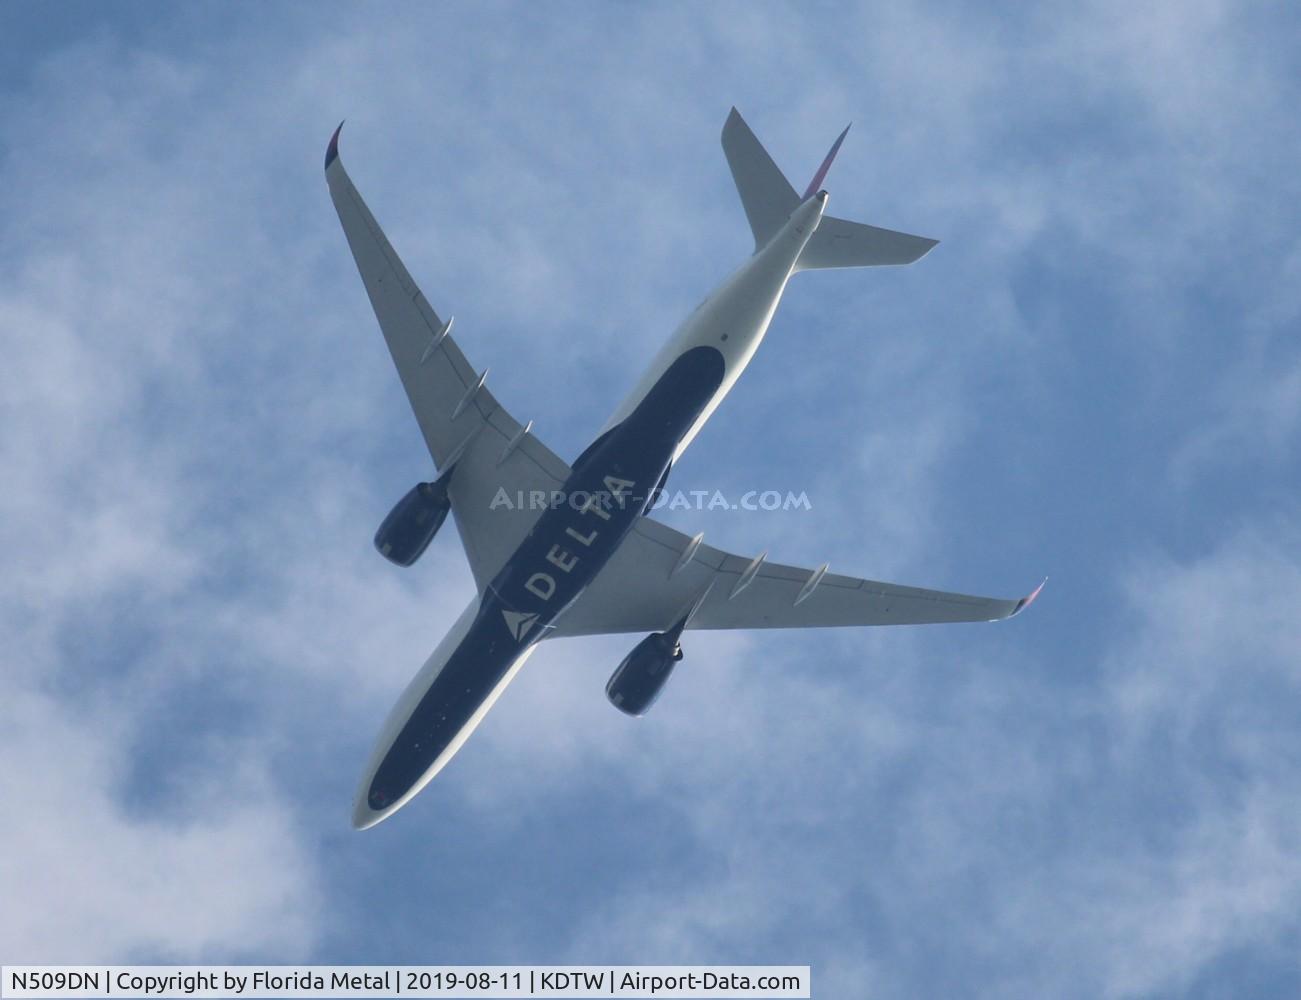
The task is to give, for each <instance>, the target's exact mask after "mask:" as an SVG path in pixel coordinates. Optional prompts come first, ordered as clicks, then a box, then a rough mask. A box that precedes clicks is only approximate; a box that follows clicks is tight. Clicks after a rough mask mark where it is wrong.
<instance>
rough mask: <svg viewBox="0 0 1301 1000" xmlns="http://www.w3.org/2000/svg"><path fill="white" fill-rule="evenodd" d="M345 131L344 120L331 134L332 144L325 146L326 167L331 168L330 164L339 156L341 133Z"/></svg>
mask: <svg viewBox="0 0 1301 1000" xmlns="http://www.w3.org/2000/svg"><path fill="white" fill-rule="evenodd" d="M342 131H343V122H339V127H338V128H336V129H335V130H334V135H332V136H330V144H329V145H328V146H326V147H325V169H326V170H329V169H330V164H331V163H333V162H334V161H335V160H337V159H338V158H339V133H340V132H342Z"/></svg>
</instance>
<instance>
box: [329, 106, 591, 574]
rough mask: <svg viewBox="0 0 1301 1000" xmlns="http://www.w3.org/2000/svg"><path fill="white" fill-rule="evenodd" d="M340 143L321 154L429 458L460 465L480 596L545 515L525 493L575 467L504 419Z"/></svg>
mask: <svg viewBox="0 0 1301 1000" xmlns="http://www.w3.org/2000/svg"><path fill="white" fill-rule="evenodd" d="M340 127H342V126H340ZM338 140H339V133H338V132H337V131H336V132H335V133H334V137H333V138H332V139H331V140H330V146H329V149H328V150H327V152H326V154H325V177H326V181H327V183H328V184H329V187H330V198H331V199H332V200H333V201H334V207H335V209H336V210H337V211H338V213H339V221H340V222H341V223H342V224H343V231H344V234H345V235H346V236H347V238H348V246H349V247H350V248H351V249H352V255H353V258H354V259H355V260H356V262H357V270H358V271H359V272H361V279H362V282H363V283H364V284H365V286H366V293H367V294H368V295H369V296H370V302H371V305H372V306H373V307H374V309H375V316H376V318H377V319H378V320H379V326H380V330H381V331H382V332H383V334H384V340H385V342H386V343H387V344H388V349H389V353H390V354H392V356H393V363H394V364H395V365H396V366H397V370H398V375H399V377H400V378H401V380H402V387H403V388H404V389H405V390H406V393H407V399H408V400H409V401H410V402H411V409H412V410H413V411H414V413H415V416H416V422H417V423H419V425H420V431H421V433H422V434H423V435H424V438H425V444H426V445H427V446H428V448H429V454H430V455H431V456H432V457H433V460H434V464H435V465H436V466H437V467H438V468H440V469H441V468H443V467H445V466H446V465H447V464H448V463H449V461H451V460H455V461H456V471H455V472H454V473H453V475H452V478H451V483H450V490H449V494H450V496H451V500H452V515H453V517H454V518H455V519H456V527H457V530H458V531H459V532H460V535H461V543H462V544H463V545H464V546H465V552H466V556H467V557H468V558H469V561H470V570H471V572H472V573H473V574H474V579H475V583H476V584H478V586H479V589H480V590H482V589H483V588H484V586H485V585H486V584H487V582H488V581H489V580H491V579H492V577H493V575H494V574H495V573H496V572H497V570H498V569H500V568H501V566H502V565H503V564H504V563H505V561H506V559H507V558H508V557H509V556H510V554H511V553H512V552H514V551H515V549H516V548H517V547H518V546H519V543H520V542H522V541H523V540H524V536H525V535H527V534H528V530H529V528H530V527H532V525H533V522H534V521H536V520H537V518H538V516H539V515H540V514H541V512H542V510H541V507H540V506H539V505H538V504H533V503H530V502H528V500H529V494H530V493H534V492H536V491H544V492H545V493H546V494H547V495H548V496H549V495H550V493H551V492H552V491H553V490H558V489H560V487H561V486H562V485H563V484H564V482H565V480H566V479H567V478H568V476H569V466H568V464H567V463H566V462H564V461H563V460H562V459H561V458H559V457H558V456H557V455H556V454H555V453H554V452H553V451H551V449H550V448H548V447H547V446H546V445H545V444H543V443H542V442H541V441H539V440H538V439H537V438H536V437H534V436H533V435H532V434H531V433H530V432H529V428H530V427H531V426H532V424H531V423H530V424H529V425H528V426H524V425H521V424H520V422H519V421H518V420H516V419H515V418H514V417H512V416H511V415H510V414H509V413H507V412H506V410H505V409H504V408H503V407H502V406H501V405H500V404H499V403H498V402H497V400H496V399H495V398H494V397H493V395H492V393H491V392H490V391H489V390H488V389H487V387H486V386H485V385H484V376H485V375H486V370H485V371H483V372H479V371H476V370H475V369H474V367H473V366H471V365H470V363H469V361H467V360H466V357H465V355H464V354H463V353H462V352H461V349H460V347H459V346H458V345H457V343H456V341H455V339H453V337H452V336H451V335H450V333H449V332H448V331H449V329H450V320H448V321H447V322H446V323H444V321H443V320H442V319H441V318H440V317H439V315H438V314H437V313H436V312H434V310H433V307H432V306H430V304H429V302H428V300H427V299H426V298H425V296H424V295H423V294H422V293H421V291H420V289H419V288H418V287H417V286H416V283H415V282H414V281H413V280H412V278H411V275H410V274H409V273H408V272H407V269H406V268H405V267H404V266H403V264H402V260H401V259H400V258H399V257H398V255H397V253H396V252H395V251H394V249H393V247H392V245H391V244H390V243H389V241H388V239H387V238H386V237H385V236H384V231H383V230H382V229H380V227H379V223H378V222H376V221H375V217H374V216H373V215H371V213H370V210H369V209H368V208H367V207H366V203H365V202H364V201H363V200H362V197H361V195H360V194H359V193H358V192H357V189H356V187H354V186H353V183H352V180H351V179H350V178H349V177H348V173H347V171H345V170H344V169H343V161H342V160H340V159H339V154H338ZM502 490H504V493H502V492H499V491H502ZM521 496H522V497H523V499H524V502H523V503H521V502H520V499H521ZM503 498H505V499H503Z"/></svg>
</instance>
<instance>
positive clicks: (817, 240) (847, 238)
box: [795, 215, 939, 271]
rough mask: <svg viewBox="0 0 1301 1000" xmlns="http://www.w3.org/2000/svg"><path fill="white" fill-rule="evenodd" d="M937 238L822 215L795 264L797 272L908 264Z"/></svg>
mask: <svg viewBox="0 0 1301 1000" xmlns="http://www.w3.org/2000/svg"><path fill="white" fill-rule="evenodd" d="M938 242H939V240H931V239H927V238H926V237H925V236H911V235H909V234H908V233H896V232H895V231H894V230H893V229H878V228H877V227H876V226H869V225H866V224H865V223H862V222H848V221H846V220H845V219H837V218H834V217H832V216H829V215H824V216H823V217H822V221H821V222H819V223H818V228H817V231H816V232H814V234H813V237H812V238H811V239H810V240H809V242H808V243H807V244H805V246H804V252H803V253H801V254H800V259H799V260H798V261H796V263H795V270H797V271H814V270H818V269H821V268H827V267H881V266H883V265H887V264H911V263H912V262H913V261H915V260H920V259H921V258H922V257H924V256H926V254H927V252H928V251H929V250H930V249H931V247H933V246H935V244H936V243H938Z"/></svg>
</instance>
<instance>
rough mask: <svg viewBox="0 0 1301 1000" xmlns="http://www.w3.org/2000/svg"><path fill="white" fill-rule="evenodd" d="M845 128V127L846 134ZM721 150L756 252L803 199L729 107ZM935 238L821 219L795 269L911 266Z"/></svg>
mask: <svg viewBox="0 0 1301 1000" xmlns="http://www.w3.org/2000/svg"><path fill="white" fill-rule="evenodd" d="M848 131H849V129H845V132H848ZM845 132H842V133H841V134H840V138H838V139H837V140H836V142H835V145H833V146H832V147H831V152H830V153H828V154H827V158H826V159H825V160H823V162H822V166H821V167H820V168H819V170H818V173H817V175H816V176H815V177H814V179H813V183H811V184H810V185H809V191H808V193H807V194H806V196H805V197H806V198H807V197H809V196H811V195H814V194H817V189H818V187H819V185H820V184H821V183H822V181H823V179H824V178H825V177H826V172H827V170H828V168H829V167H830V166H831V161H832V159H833V158H834V157H835V155H836V152H837V151H838V150H839V148H840V144H841V142H843V141H844V138H845ZM723 152H724V154H725V155H726V156H727V165H728V166H729V167H731V168H732V178H733V180H735V181H736V190H737V191H738V192H739V193H740V195H741V204H742V206H744V208H745V217H746V218H747V219H748V220H749V221H750V229H751V230H752V231H753V233H754V247H755V249H756V250H758V249H759V248H760V247H762V246H763V245H764V244H765V243H767V242H768V241H769V240H770V239H772V237H773V236H774V235H776V233H777V231H778V230H779V229H781V227H782V226H784V225H785V224H786V220H787V219H788V218H789V217H790V214H791V212H793V211H794V210H795V209H796V207H798V206H799V205H800V204H801V202H802V201H803V199H801V198H800V196H799V195H798V194H796V193H795V189H794V188H793V187H791V185H790V182H789V181H788V180H786V178H785V177H784V176H783V175H782V172H781V170H780V169H779V168H778V166H777V164H775V163H774V162H773V161H772V157H771V156H769V155H768V152H767V150H765V149H764V148H763V145H762V144H761V143H760V142H759V140H758V138H756V137H755V134H754V133H753V132H752V131H750V126H749V125H747V124H746V123H745V119H743V118H742V117H741V114H740V112H738V111H737V110H736V108H733V109H732V111H731V114H729V115H728V116H727V122H726V123H725V124H724V125H723ZM938 242H939V241H938V240H931V239H927V238H926V237H924V236H910V235H909V234H907V233H896V232H895V231H893V230H891V229H878V228H877V227H876V226H868V225H864V224H863V223H860V222H848V221H846V220H845V219H837V218H834V217H832V216H828V215H824V216H823V217H822V221H821V222H819V223H818V228H817V230H816V231H815V232H814V233H813V236H812V238H811V239H810V240H809V242H808V243H807V244H806V245H805V247H804V252H803V253H802V254H800V259H799V261H797V262H796V264H795V269H796V270H797V271H811V270H816V269H821V268H830V267H878V266H881V265H886V264H911V263H912V262H913V261H915V260H918V259H919V258H921V257H923V256H925V254H926V253H927V251H929V250H930V249H931V247H933V246H935V244H936V243H938Z"/></svg>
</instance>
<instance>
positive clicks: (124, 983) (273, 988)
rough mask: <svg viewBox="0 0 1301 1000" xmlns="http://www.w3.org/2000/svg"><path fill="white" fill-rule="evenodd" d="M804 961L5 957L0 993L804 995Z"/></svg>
mask: <svg viewBox="0 0 1301 1000" xmlns="http://www.w3.org/2000/svg"><path fill="white" fill-rule="evenodd" d="M809 987H810V975H809V967H808V966H807V965H726V966H713V965H613V966H610V965H607V966H600V965H307V966H291V965H266V966H260V965H6V966H4V968H3V979H2V980H0V996H4V997H14V998H20V997H23V998H30V1000H36V998H38V997H152V998H157V1000H171V998H178V1000H191V998H205V997H211V998H216V997H286V998H304V1000H306V998H316V997H413V998H420V997H443V998H447V1000H453V998H462V997H484V998H487V997H519V998H534V997H654V998H660V997H669V998H687V997H716V998H720V1000H721V998H724V997H737V998H756V1000H771V998H777V997H808V996H809V995H810V993H809Z"/></svg>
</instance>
